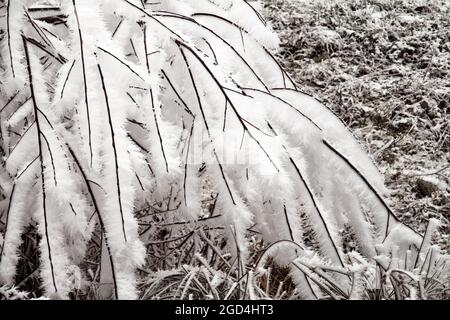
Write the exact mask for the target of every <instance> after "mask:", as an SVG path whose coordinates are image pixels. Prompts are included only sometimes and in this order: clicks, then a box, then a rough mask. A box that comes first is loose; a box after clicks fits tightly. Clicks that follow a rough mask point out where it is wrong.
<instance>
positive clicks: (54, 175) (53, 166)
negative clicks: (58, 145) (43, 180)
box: [40, 132, 58, 186]
mask: <svg viewBox="0 0 450 320" xmlns="http://www.w3.org/2000/svg"><path fill="white" fill-rule="evenodd" d="M40 134H41V135H42V137H43V138H44V141H45V144H46V145H47V150H48V154H49V155H50V161H51V163H52V169H53V180H54V181H55V186H57V185H58V182H57V181H56V168H55V162H54V161H53V153H52V150H51V149H50V143H48V140H47V137H46V136H45V134H44V133H42V132H40Z"/></svg>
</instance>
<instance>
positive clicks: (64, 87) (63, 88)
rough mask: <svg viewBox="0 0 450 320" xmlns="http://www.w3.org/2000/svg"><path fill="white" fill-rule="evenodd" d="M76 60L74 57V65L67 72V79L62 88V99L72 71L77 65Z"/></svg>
mask: <svg viewBox="0 0 450 320" xmlns="http://www.w3.org/2000/svg"><path fill="white" fill-rule="evenodd" d="M75 61H76V60H75V59H74V60H73V62H72V65H71V66H70V69H69V72H68V73H67V76H66V79H65V80H64V84H63V87H62V89H61V97H60V98H61V99H62V98H63V95H64V90H65V89H66V84H67V81H68V80H69V77H70V73H71V72H72V69H73V66H74V65H75Z"/></svg>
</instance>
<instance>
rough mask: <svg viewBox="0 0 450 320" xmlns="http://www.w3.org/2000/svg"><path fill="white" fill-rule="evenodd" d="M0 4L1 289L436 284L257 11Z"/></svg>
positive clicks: (360, 158) (160, 294) (66, 293)
mask: <svg viewBox="0 0 450 320" xmlns="http://www.w3.org/2000/svg"><path fill="white" fill-rule="evenodd" d="M0 9H1V17H2V18H1V19H2V20H1V30H2V33H1V39H0V40H1V58H0V66H1V68H2V70H1V71H2V74H1V78H0V81H1V86H0V90H1V91H0V129H1V139H0V152H1V156H2V157H1V160H0V168H1V171H0V230H1V236H0V244H1V247H0V250H1V251H0V297H2V298H6V299H21V298H52V299H67V298H71V299H137V298H141V299H267V298H269V299H330V298H331V299H380V298H397V299H416V298H422V299H425V298H442V294H443V292H444V293H445V292H447V291H446V290H447V287H446V285H448V281H447V280H448V272H449V270H448V264H447V262H448V257H447V256H445V255H444V254H442V253H441V252H440V249H439V247H437V246H436V245H433V243H432V241H431V240H432V236H433V234H434V233H435V231H436V229H437V227H438V221H437V220H430V222H429V223H428V225H427V228H426V231H425V232H424V233H419V232H417V231H415V229H413V228H411V227H409V226H407V225H405V224H403V223H402V222H401V221H400V220H399V218H398V217H397V216H396V214H395V212H394V211H393V210H392V209H391V207H390V204H389V203H388V201H387V200H386V195H387V190H386V189H385V188H384V182H383V177H382V175H381V174H380V173H379V171H378V170H377V168H376V167H375V165H374V163H373V162H372V160H371V159H370V158H369V157H368V156H367V155H366V153H365V151H363V150H362V148H361V147H360V145H359V143H358V142H357V141H356V140H355V139H354V138H353V136H352V135H351V134H350V133H349V131H348V130H347V128H346V127H345V125H344V124H343V123H341V121H340V120H339V119H338V118H337V117H336V116H335V115H334V114H333V112H332V111H330V110H329V109H328V108H327V107H325V106H324V105H323V104H321V103H320V102H319V101H318V100H316V99H314V98H313V97H311V96H310V95H307V94H304V93H301V92H300V91H298V90H297V87H296V84H295V83H294V81H292V80H291V78H290V77H289V76H288V74H287V73H286V72H285V71H284V70H283V69H282V67H281V66H280V64H279V63H278V62H277V60H275V59H274V57H273V55H272V53H273V52H275V50H276V49H277V47H278V40H277V37H276V35H275V34H274V33H273V32H271V30H270V28H269V27H268V26H267V23H266V22H265V21H264V19H263V18H262V16H261V15H260V13H259V9H260V7H259V5H258V4H255V2H250V1H249V2H247V1H244V0H221V1H219V0H165V1H161V2H148V3H146V2H145V1H135V0H111V1H92V0H61V1H57V0H54V1H50V0H47V1H33V0H14V1H3V2H2V4H1V5H0ZM349 243H353V244H354V245H352V246H349V245H348V244H349Z"/></svg>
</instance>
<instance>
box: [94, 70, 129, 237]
mask: <svg viewBox="0 0 450 320" xmlns="http://www.w3.org/2000/svg"><path fill="white" fill-rule="evenodd" d="M97 67H98V72H99V74H100V79H101V83H102V89H103V94H104V97H105V104H106V111H107V113H108V122H109V128H110V130H111V143H112V148H113V151H114V164H115V169H116V187H117V198H118V200H119V210H120V217H121V219H122V231H123V237H124V239H125V242H127V234H126V232H125V220H124V217H123V206H122V195H121V186H120V178H119V159H118V157H117V149H116V140H115V134H114V126H113V123H112V118H111V110H110V108H109V98H108V93H107V91H106V86H105V79H104V78H103V72H102V68H101V67H100V65H99V64H97Z"/></svg>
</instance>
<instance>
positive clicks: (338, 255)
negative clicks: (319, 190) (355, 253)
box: [289, 156, 344, 267]
mask: <svg viewBox="0 0 450 320" xmlns="http://www.w3.org/2000/svg"><path fill="white" fill-rule="evenodd" d="M289 160H290V161H291V163H292V165H293V166H294V168H295V171H296V172H297V174H298V176H299V178H300V180H301V181H302V184H303V185H304V186H305V188H306V191H307V192H308V195H309V197H310V199H311V201H312V203H313V206H314V208H315V210H316V211H317V214H318V215H319V217H320V220H321V222H322V224H323V227H324V229H325V232H326V234H327V237H328V239H329V240H330V242H331V244H332V246H333V249H334V251H335V253H336V256H337V257H338V259H339V262H340V264H341V266H342V267H344V263H343V262H342V258H341V255H340V254H339V251H338V249H337V246H336V244H335V243H334V240H333V237H332V236H331V233H330V231H329V229H328V226H327V223H326V222H325V219H324V217H323V215H322V213H321V211H320V209H319V207H318V206H317V202H316V199H315V197H314V194H313V192H312V191H311V190H310V188H309V186H308V184H307V183H306V181H305V179H304V178H303V175H302V174H301V172H300V169H299V167H298V166H297V164H296V163H295V161H294V159H292V158H291V157H290V156H289Z"/></svg>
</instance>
